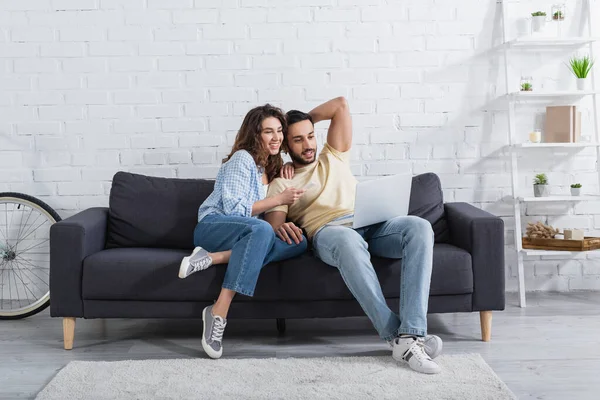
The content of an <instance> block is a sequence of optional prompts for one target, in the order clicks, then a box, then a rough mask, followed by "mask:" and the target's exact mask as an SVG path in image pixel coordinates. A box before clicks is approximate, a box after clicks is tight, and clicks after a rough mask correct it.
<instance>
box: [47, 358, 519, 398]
mask: <svg viewBox="0 0 600 400" xmlns="http://www.w3.org/2000/svg"><path fill="white" fill-rule="evenodd" d="M437 360H438V362H439V364H440V366H441V367H442V368H443V371H442V373H441V374H438V375H423V374H418V373H416V372H414V371H412V370H410V369H409V368H408V367H407V366H401V365H399V364H397V363H396V362H395V361H394V360H393V359H392V358H391V357H346V358H285V359H280V358H271V359H221V360H209V359H191V360H190V359H184V360H143V361H116V362H103V361H102V362H89V361H72V362H70V363H69V364H68V365H67V366H66V367H65V368H63V369H62V370H61V371H60V372H59V373H58V374H57V376H56V377H55V378H54V379H53V380H52V381H51V382H50V383H49V384H48V385H47V386H46V387H45V388H44V390H42V391H41V392H40V393H39V394H38V396H37V397H36V399H38V400H54V399H56V400H68V399H111V400H113V399H119V400H121V399H178V400H179V399H210V400H212V399H257V400H258V399H261V400H262V399H286V400H291V399H310V400H313V399H343V400H348V399H378V400H379V399H411V400H420V399H461V400H464V399H477V400H484V399H490V400H492V399H493V400H502V399H514V398H515V397H514V396H513V394H512V393H511V392H510V390H509V389H508V388H507V387H506V385H505V384H504V383H503V382H502V381H501V380H500V379H499V378H498V377H497V376H496V374H495V373H494V371H492V369H491V368H490V367H489V366H488V365H487V364H486V363H485V361H483V359H482V358H481V356H479V354H468V355H444V356H441V357H439V358H438V359H437Z"/></svg>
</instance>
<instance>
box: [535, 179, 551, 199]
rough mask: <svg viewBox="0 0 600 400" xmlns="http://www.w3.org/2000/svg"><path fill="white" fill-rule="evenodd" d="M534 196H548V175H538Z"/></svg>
mask: <svg viewBox="0 0 600 400" xmlns="http://www.w3.org/2000/svg"><path fill="white" fill-rule="evenodd" d="M533 195H534V196H535V197H546V196H548V177H547V176H546V174H537V175H536V176H535V179H534V180H533Z"/></svg>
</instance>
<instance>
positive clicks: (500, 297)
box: [444, 203, 505, 311]
mask: <svg viewBox="0 0 600 400" xmlns="http://www.w3.org/2000/svg"><path fill="white" fill-rule="evenodd" d="M444 208H445V211H446V219H447V221H448V229H449V231H450V243H452V244H453V245H455V246H457V247H460V248H462V249H464V250H466V251H468V252H469V253H470V254H471V259H472V261H473V286H474V287H473V311H491V310H504V306H505V297H504V289H505V275H504V221H503V220H502V219H501V218H499V217H497V216H495V215H493V214H490V213H488V212H487V211H483V210H481V209H479V208H477V207H474V206H472V205H471V204H468V203H446V204H444Z"/></svg>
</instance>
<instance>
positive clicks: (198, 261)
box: [179, 247, 212, 279]
mask: <svg viewBox="0 0 600 400" xmlns="http://www.w3.org/2000/svg"><path fill="white" fill-rule="evenodd" d="M211 265H212V258H210V256H209V255H208V251H206V250H204V249H203V248H202V247H196V248H195V249H194V251H193V252H192V254H191V255H189V256H188V257H183V260H181V265H180V266H179V277H180V278H181V279H183V278H187V277H188V276H190V275H191V274H193V273H194V272H198V271H202V270H205V269H206V268H208V267H210V266H211Z"/></svg>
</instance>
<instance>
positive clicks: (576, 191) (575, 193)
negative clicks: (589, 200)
mask: <svg viewBox="0 0 600 400" xmlns="http://www.w3.org/2000/svg"><path fill="white" fill-rule="evenodd" d="M571 196H581V188H571Z"/></svg>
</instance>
